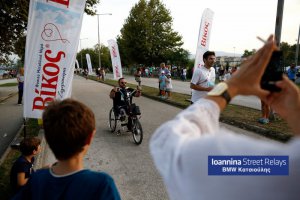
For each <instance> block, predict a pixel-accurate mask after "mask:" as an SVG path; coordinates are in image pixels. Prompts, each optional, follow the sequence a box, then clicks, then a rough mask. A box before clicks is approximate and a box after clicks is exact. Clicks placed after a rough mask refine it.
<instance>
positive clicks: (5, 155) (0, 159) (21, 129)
mask: <svg viewBox="0 0 300 200" xmlns="http://www.w3.org/2000/svg"><path fill="white" fill-rule="evenodd" d="M23 128H24V124H22V125H21V128H20V129H19V130H18V132H17V134H16V136H15V137H14V139H13V140H12V141H11V142H10V144H9V146H8V148H7V149H6V150H5V152H4V153H3V154H2V156H1V158H0V165H2V163H3V161H4V160H5V159H6V157H7V154H8V153H9V152H10V151H11V150H12V147H11V145H12V144H13V143H15V142H16V141H18V140H19V136H20V135H21V133H22V131H23Z"/></svg>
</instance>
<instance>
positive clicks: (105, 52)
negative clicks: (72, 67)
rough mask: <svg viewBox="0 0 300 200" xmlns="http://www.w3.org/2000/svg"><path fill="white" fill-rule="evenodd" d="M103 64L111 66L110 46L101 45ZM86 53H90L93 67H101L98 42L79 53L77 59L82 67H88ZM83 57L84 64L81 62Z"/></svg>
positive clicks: (106, 66) (107, 66)
mask: <svg viewBox="0 0 300 200" xmlns="http://www.w3.org/2000/svg"><path fill="white" fill-rule="evenodd" d="M100 53H101V54H100V56H101V66H102V67H105V68H111V60H110V53H109V49H108V47H106V46H104V45H101V51H100ZM86 54H90V58H91V63H92V68H98V67H99V45H98V44H96V45H95V46H94V48H86V49H82V50H81V51H80V52H78V53H77V56H76V59H77V60H78V63H79V66H80V68H84V69H85V68H87V61H86ZM81 58H82V64H81Z"/></svg>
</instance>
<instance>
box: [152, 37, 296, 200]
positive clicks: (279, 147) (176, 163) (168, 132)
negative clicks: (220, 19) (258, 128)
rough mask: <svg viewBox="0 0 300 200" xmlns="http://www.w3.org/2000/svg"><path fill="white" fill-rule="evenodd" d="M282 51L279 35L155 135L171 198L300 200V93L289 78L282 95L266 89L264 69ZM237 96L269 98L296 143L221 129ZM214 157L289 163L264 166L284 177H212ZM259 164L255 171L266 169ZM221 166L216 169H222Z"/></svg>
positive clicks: (154, 150) (158, 164)
mask: <svg viewBox="0 0 300 200" xmlns="http://www.w3.org/2000/svg"><path fill="white" fill-rule="evenodd" d="M276 49H278V48H277V46H276V43H275V41H274V39H273V36H270V37H269V39H268V41H267V43H266V44H265V46H264V47H263V48H261V49H260V50H259V51H258V52H257V53H256V54H255V55H253V56H252V57H251V58H249V59H248V60H247V61H245V62H244V63H243V64H242V67H241V68H240V70H238V71H237V72H236V73H235V75H234V76H232V77H231V79H229V80H228V81H225V82H222V83H219V84H218V85H216V87H215V88H214V89H213V90H212V91H211V92H209V93H208V96H207V97H205V98H202V99H200V100H198V101H197V102H195V103H194V104H193V105H191V106H190V107H188V108H187V109H185V110H184V111H182V112H181V113H179V114H178V115H177V116H176V117H175V118H174V119H172V120H170V121H168V122H166V123H165V124H163V125H162V126H160V127H159V128H158V129H157V130H156V131H155V133H154V135H153V136H152V138H151V141H150V150H151V154H152V156H153V159H154V163H155V165H156V167H157V169H158V171H159V172H160V174H161V175H162V177H163V180H164V183H165V185H166V188H167V191H168V194H169V197H170V199H172V200H175V199H178V200H182V199H184V200H195V199H210V200H215V199H222V200H232V199H243V200H253V199H255V200H258V199H261V200H265V199H272V200H285V199H289V200H296V199H299V197H300V190H299V180H300V125H299V119H300V90H299V89H298V88H297V86H295V85H294V83H292V82H291V81H290V80H288V78H287V77H286V76H283V80H282V81H278V82H276V86H277V87H279V88H281V91H280V92H270V91H267V90H263V89H262V88H261V86H260V80H261V77H262V75H263V73H264V70H265V69H266V66H267V64H268V62H269V60H270V57H271V54H272V52H273V51H274V50H276ZM236 95H256V96H258V97H260V98H261V99H263V100H264V101H265V102H267V103H268V104H269V105H270V106H271V107H272V108H273V109H274V110H276V112H277V113H278V114H279V115H280V116H281V117H282V118H283V119H285V120H286V122H287V123H288V125H289V126H290V128H291V130H292V131H293V133H294V134H295V136H294V138H292V139H291V140H290V141H288V142H287V143H279V142H275V141H272V140H262V139H257V138H253V137H250V136H246V135H241V134H236V133H234V132H232V131H230V130H227V129H225V128H220V126H219V117H220V112H221V111H222V110H223V109H224V108H225V107H226V105H227V104H228V103H229V101H230V99H231V98H233V97H235V96H236ZM211 156H229V157H234V156H242V157H243V156H244V157H245V156H261V157H263V156H265V157H267V156H274V157H275V156H277V157H278V156H282V157H286V158H287V159H286V160H285V164H284V165H283V166H284V167H283V166H281V165H280V166H279V165H278V166H274V165H275V164H274V162H273V163H270V162H267V163H266V162H265V163H264V164H265V165H267V166H268V167H271V168H272V167H276V169H277V170H278V171H270V173H279V172H280V173H283V174H282V175H268V174H267V172H266V173H262V176H260V175H259V174H255V175H233V176H230V175H226V174H223V175H222V176H220V175H211V174H210V173H209V171H210V170H212V167H211V166H212V165H213V160H210V159H211ZM217 161H218V160H217ZM257 161H258V160H257ZM257 161H256V162H255V163H254V162H252V164H250V166H249V167H251V166H252V167H254V169H256V170H261V169H263V167H260V166H261V164H260V163H259V162H257ZM262 161H263V160H262ZM264 161H265V160H264ZM229 162H230V160H229ZM216 165H217V166H215V164H214V166H213V167H218V166H219V165H221V164H220V163H219V164H218V163H217V164H216ZM224 165H225V164H223V166H224ZM225 168H227V167H226V165H225ZM252 169H253V168H252ZM283 169H284V170H285V171H283ZM253 173H254V172H253Z"/></svg>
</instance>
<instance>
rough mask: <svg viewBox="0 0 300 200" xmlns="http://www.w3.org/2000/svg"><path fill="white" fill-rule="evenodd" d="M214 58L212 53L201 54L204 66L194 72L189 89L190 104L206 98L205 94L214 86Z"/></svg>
mask: <svg viewBox="0 0 300 200" xmlns="http://www.w3.org/2000/svg"><path fill="white" fill-rule="evenodd" d="M215 60H216V56H215V52H213V51H206V52H205V53H204V54H203V61H204V66H201V67H197V68H196V69H195V70H194V73H193V77H192V80H191V85H190V88H191V89H192V99H191V101H192V103H195V102H196V101H197V100H198V99H200V98H203V97H205V96H206V94H207V92H209V91H211V90H212V89H213V87H214V85H215V79H216V74H215V68H213V65H214V63H215Z"/></svg>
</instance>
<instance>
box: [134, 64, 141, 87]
mask: <svg viewBox="0 0 300 200" xmlns="http://www.w3.org/2000/svg"><path fill="white" fill-rule="evenodd" d="M134 77H135V81H136V82H137V83H138V85H139V86H141V82H142V78H141V77H142V70H141V68H140V67H138V68H137V69H136V72H135V73H134Z"/></svg>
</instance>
